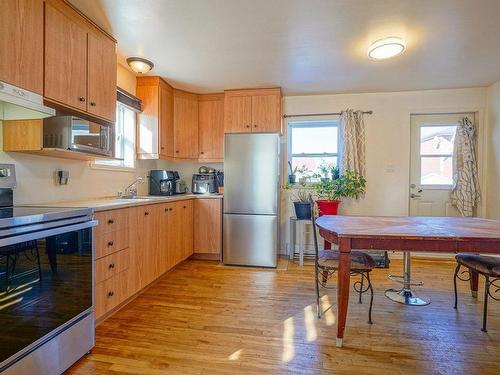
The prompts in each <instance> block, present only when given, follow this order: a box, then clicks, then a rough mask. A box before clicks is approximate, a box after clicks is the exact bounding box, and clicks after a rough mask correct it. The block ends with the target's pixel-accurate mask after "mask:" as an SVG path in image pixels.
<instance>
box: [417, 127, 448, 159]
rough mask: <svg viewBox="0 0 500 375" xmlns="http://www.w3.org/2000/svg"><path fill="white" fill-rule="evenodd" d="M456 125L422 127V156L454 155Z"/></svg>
mask: <svg viewBox="0 0 500 375" xmlns="http://www.w3.org/2000/svg"><path fill="white" fill-rule="evenodd" d="M456 130H457V126H456V125H450V126H422V127H421V128H420V154H421V155H452V154H453V143H454V141H455V132H456Z"/></svg>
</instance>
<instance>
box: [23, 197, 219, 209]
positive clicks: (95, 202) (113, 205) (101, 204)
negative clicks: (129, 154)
mask: <svg viewBox="0 0 500 375" xmlns="http://www.w3.org/2000/svg"><path fill="white" fill-rule="evenodd" d="M222 198H223V195H222V194H179V195H173V196H138V197H137V198H134V199H124V198H96V199H91V200H82V201H69V202H55V203H45V204H31V205H30V206H36V207H75V208H76V207H88V208H93V209H94V212H99V211H107V210H114V209H118V208H127V207H135V206H142V205H146V204H156V203H166V202H175V201H182V200H187V199H222Z"/></svg>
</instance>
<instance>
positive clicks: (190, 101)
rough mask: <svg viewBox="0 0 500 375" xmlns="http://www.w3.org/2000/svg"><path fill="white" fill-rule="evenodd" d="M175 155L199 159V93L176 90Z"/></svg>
mask: <svg viewBox="0 0 500 375" xmlns="http://www.w3.org/2000/svg"><path fill="white" fill-rule="evenodd" d="M174 149H175V153H174V157H176V158H180V159H198V98H197V95H194V94H189V93H185V92H179V91H178V90H175V91H174Z"/></svg>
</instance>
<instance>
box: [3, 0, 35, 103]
mask: <svg viewBox="0 0 500 375" xmlns="http://www.w3.org/2000/svg"><path fill="white" fill-rule="evenodd" d="M1 4H2V10H1V11H0V35H2V37H0V51H2V52H1V54H2V57H1V58H0V81H4V82H7V83H10V84H12V85H15V86H19V87H22V88H24V89H27V90H30V91H34V92H36V93H38V94H40V95H42V94H43V64H42V63H41V62H42V61H43V1H42V0H8V1H2V3H1Z"/></svg>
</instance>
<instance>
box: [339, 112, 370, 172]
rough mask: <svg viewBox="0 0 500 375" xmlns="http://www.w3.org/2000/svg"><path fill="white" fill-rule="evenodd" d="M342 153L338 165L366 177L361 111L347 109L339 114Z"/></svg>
mask: <svg viewBox="0 0 500 375" xmlns="http://www.w3.org/2000/svg"><path fill="white" fill-rule="evenodd" d="M340 130H341V135H342V137H343V139H342V146H343V147H342V153H341V155H340V157H341V161H340V165H341V167H342V170H344V171H346V170H351V171H354V172H356V173H357V174H359V175H361V176H363V177H366V162H365V144H366V139H365V123H364V121H363V112H362V111H353V110H352V109H347V110H345V111H343V112H342V113H341V115H340Z"/></svg>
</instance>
